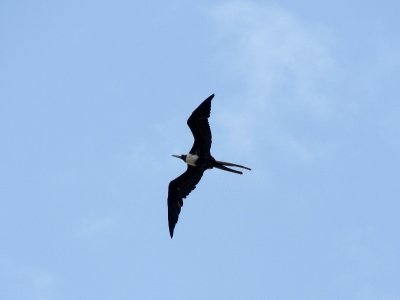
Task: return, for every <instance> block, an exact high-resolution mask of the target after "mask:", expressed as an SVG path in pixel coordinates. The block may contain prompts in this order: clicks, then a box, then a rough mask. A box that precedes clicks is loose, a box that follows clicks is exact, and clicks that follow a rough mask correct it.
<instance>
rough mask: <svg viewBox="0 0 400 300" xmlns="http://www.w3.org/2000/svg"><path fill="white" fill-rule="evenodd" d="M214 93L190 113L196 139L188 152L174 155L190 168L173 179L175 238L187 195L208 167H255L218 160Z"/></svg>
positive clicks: (171, 229)
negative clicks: (214, 138)
mask: <svg viewBox="0 0 400 300" xmlns="http://www.w3.org/2000/svg"><path fill="white" fill-rule="evenodd" d="M213 98H214V94H212V95H210V96H209V97H208V98H207V99H205V100H204V101H203V102H202V103H201V104H200V105H199V106H198V107H197V108H196V109H195V110H194V111H193V112H192V114H191V115H190V117H189V119H188V120H187V124H188V126H189V128H190V130H191V131H192V134H193V137H194V142H193V146H192V149H190V151H189V153H188V154H182V155H172V156H174V157H177V158H180V159H182V160H183V161H184V162H185V163H186V164H187V169H186V171H185V172H184V173H183V174H181V175H180V176H178V177H177V178H175V179H174V180H172V181H171V182H170V183H169V186H168V226H169V233H170V236H171V238H172V237H173V235H174V229H175V225H176V223H177V222H178V218H179V214H180V212H181V207H182V206H183V199H185V198H186V197H187V196H188V195H189V194H190V192H191V191H193V190H194V189H195V188H196V185H197V184H198V183H199V181H200V179H201V177H202V176H203V173H204V171H206V170H207V169H212V168H218V169H221V170H224V171H228V172H233V173H236V174H243V172H241V171H237V170H234V169H231V168H228V166H229V167H238V168H242V169H246V170H251V169H250V168H248V167H245V166H242V165H238V164H233V163H229V162H223V161H218V160H215V159H214V157H212V155H211V153H210V149H211V142H212V136H211V130H210V125H209V123H208V118H209V117H210V112H211V100H212V99H213Z"/></svg>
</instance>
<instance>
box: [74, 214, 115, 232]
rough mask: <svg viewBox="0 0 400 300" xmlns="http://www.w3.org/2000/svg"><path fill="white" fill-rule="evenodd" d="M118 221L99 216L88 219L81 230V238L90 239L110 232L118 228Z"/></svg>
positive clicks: (81, 226) (84, 221) (83, 222)
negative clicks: (89, 237)
mask: <svg viewBox="0 0 400 300" xmlns="http://www.w3.org/2000/svg"><path fill="white" fill-rule="evenodd" d="M116 223H117V222H116V219H115V218H112V217H110V216H97V217H90V218H86V219H85V220H83V221H82V224H81V225H80V228H79V233H78V235H79V236H82V237H88V236H96V235H101V234H104V233H106V232H109V231H110V230H112V229H113V228H115V226H116Z"/></svg>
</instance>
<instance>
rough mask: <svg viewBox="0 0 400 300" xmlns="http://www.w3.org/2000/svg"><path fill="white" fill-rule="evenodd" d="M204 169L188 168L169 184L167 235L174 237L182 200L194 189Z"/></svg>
mask: <svg viewBox="0 0 400 300" xmlns="http://www.w3.org/2000/svg"><path fill="white" fill-rule="evenodd" d="M204 171H205V169H202V168H197V167H192V166H188V168H187V170H186V171H185V172H184V173H183V174H182V175H180V176H179V177H177V178H175V179H174V180H172V181H171V182H170V183H169V186H168V226H169V234H170V235H171V238H172V236H173V235H174V228H175V225H176V223H177V222H178V218H179V213H180V212H181V207H182V206H183V199H184V198H186V197H187V196H188V195H189V194H190V192H191V191H193V190H194V189H195V188H196V185H197V184H198V183H199V181H200V179H201V177H202V176H203V173H204Z"/></svg>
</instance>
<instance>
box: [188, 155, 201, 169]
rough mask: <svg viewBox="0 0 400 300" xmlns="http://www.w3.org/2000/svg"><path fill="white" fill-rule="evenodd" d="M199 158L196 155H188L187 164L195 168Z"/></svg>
mask: <svg viewBox="0 0 400 300" xmlns="http://www.w3.org/2000/svg"><path fill="white" fill-rule="evenodd" d="M198 158H199V157H198V156H197V155H196V154H190V153H189V154H188V155H186V163H187V164H188V165H191V166H195V163H196V160H197V159H198Z"/></svg>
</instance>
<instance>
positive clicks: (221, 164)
mask: <svg viewBox="0 0 400 300" xmlns="http://www.w3.org/2000/svg"><path fill="white" fill-rule="evenodd" d="M227 166H230V167H238V168H242V169H246V170H249V171H251V169H250V168H248V167H245V166H242V165H237V164H233V163H230V162H225V161H218V160H216V161H215V165H214V168H217V169H221V170H224V171H228V172H233V173H236V174H243V172H241V171H237V170H234V169H232V168H228V167H227Z"/></svg>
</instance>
